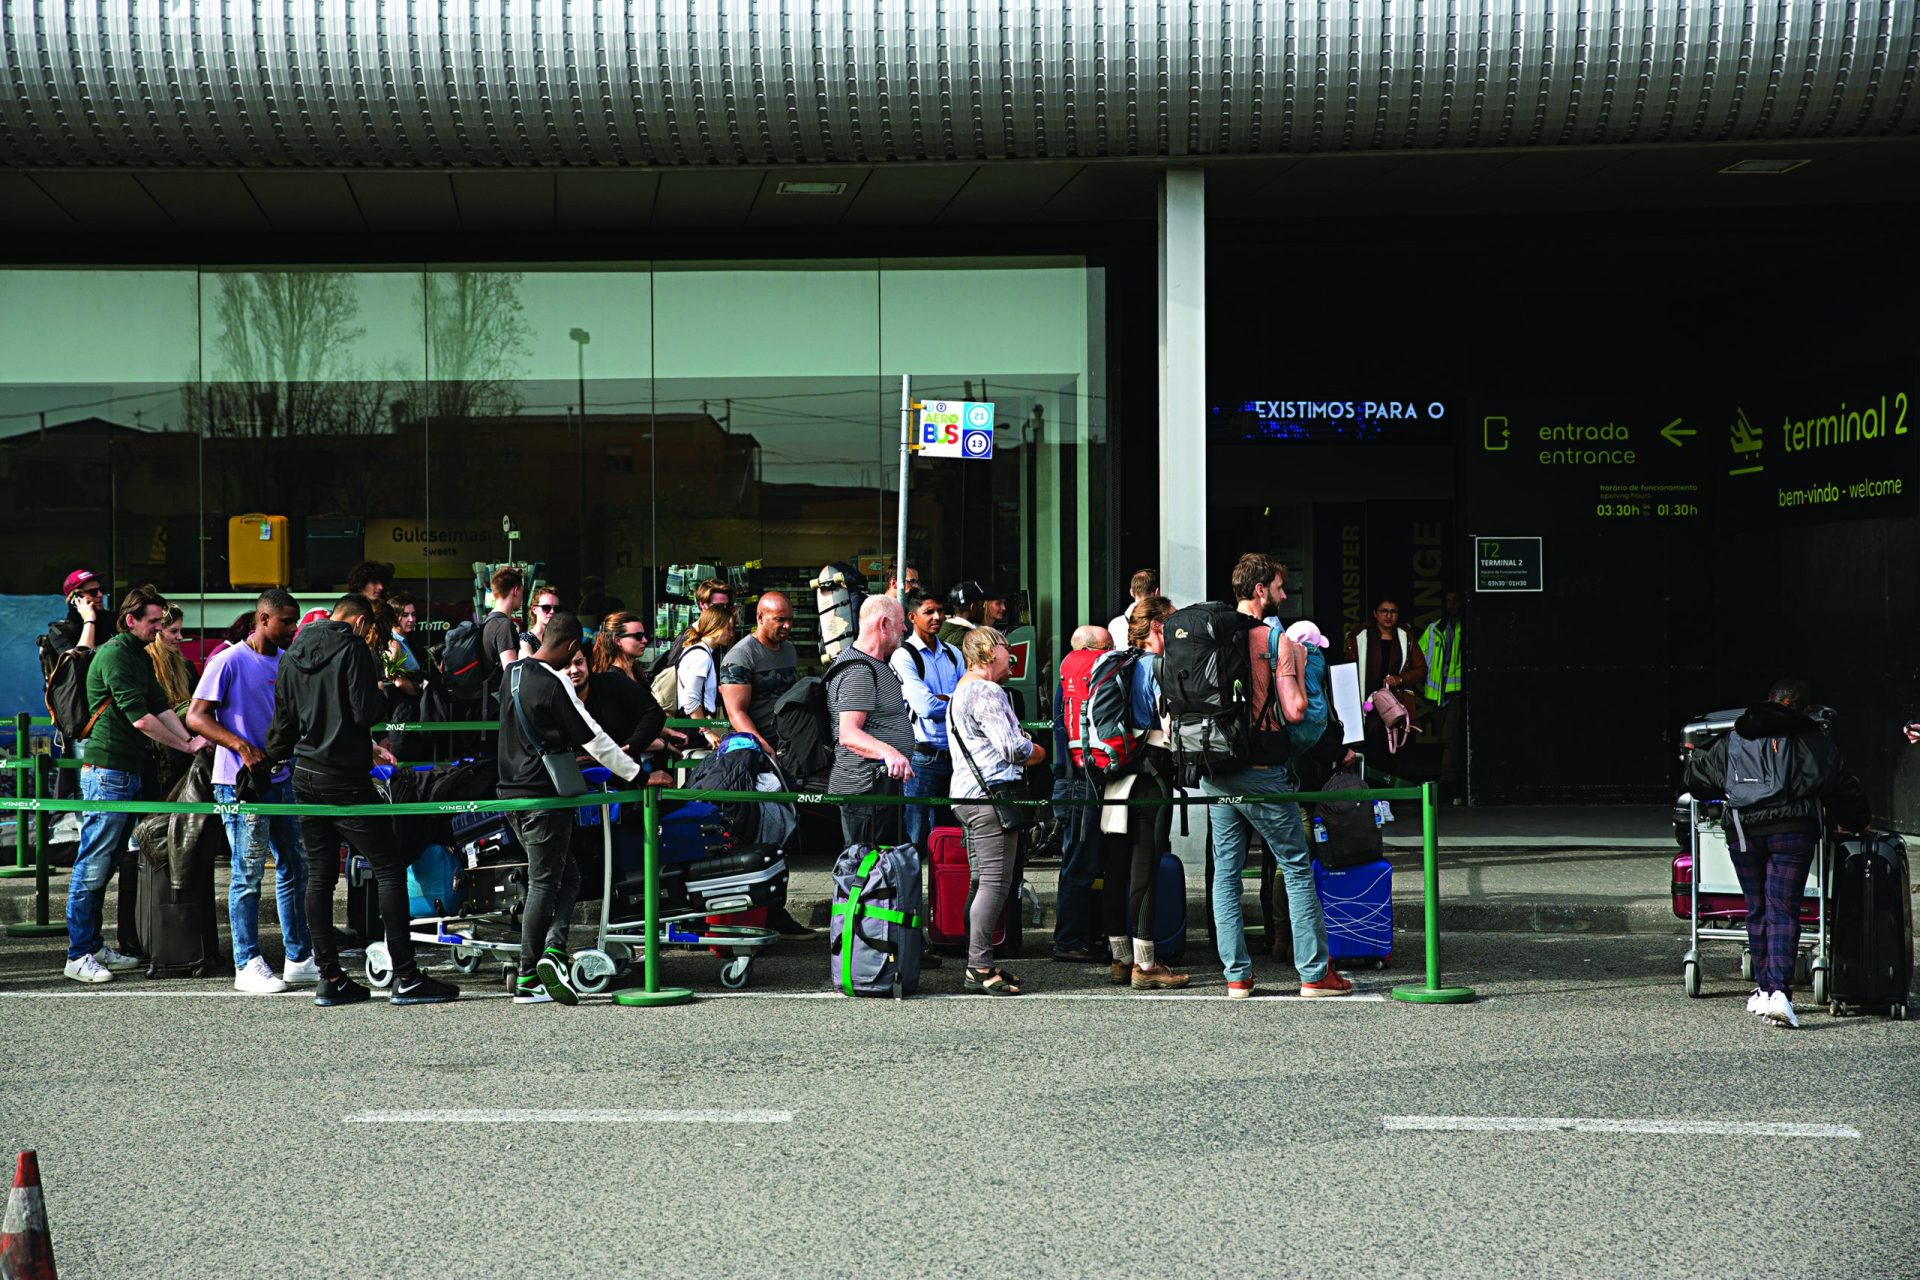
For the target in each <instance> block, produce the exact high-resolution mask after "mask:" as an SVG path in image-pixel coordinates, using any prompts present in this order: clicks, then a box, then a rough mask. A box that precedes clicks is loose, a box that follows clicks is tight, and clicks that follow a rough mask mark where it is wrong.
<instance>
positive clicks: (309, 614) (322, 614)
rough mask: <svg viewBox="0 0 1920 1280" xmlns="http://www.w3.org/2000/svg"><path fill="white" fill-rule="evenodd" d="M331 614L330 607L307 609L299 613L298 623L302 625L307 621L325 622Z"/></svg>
mask: <svg viewBox="0 0 1920 1280" xmlns="http://www.w3.org/2000/svg"><path fill="white" fill-rule="evenodd" d="M332 616H333V610H331V609H309V610H307V611H306V612H305V613H303V614H301V615H300V625H301V626H303V627H304V626H306V625H307V624H308V623H309V622H325V621H326V620H327V619H328V618H331V617H332Z"/></svg>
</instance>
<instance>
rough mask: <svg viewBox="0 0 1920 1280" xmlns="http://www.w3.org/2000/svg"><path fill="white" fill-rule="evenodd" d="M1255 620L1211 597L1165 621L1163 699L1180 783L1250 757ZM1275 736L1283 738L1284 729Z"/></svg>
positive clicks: (1230, 769)
mask: <svg viewBox="0 0 1920 1280" xmlns="http://www.w3.org/2000/svg"><path fill="white" fill-rule="evenodd" d="M1259 625H1260V623H1258V622H1257V621H1255V620H1254V619H1252V618H1250V617H1248V616H1247V615H1246V614H1244V613H1241V612H1240V611H1239V610H1237V609H1235V608H1234V607H1233V606H1232V605H1230V604H1222V603H1220V602H1219V601H1208V602H1206V603H1204V604H1195V605H1188V606H1187V607H1186V608H1184V609H1177V610H1175V611H1174V612H1173V613H1172V614H1171V615H1170V616H1169V617H1168V618H1167V620H1166V624H1165V631H1166V639H1167V647H1166V652H1165V653H1164V654H1163V655H1162V657H1161V659H1160V699H1161V702H1162V704H1163V705H1164V706H1165V707H1166V710H1167V718H1168V721H1169V724H1168V728H1169V729H1170V731H1171V737H1172V742H1171V748H1172V751H1173V758H1174V762H1175V765H1176V766H1177V768H1178V771H1179V777H1180V785H1181V786H1187V787H1190V786H1192V785H1193V784H1195V783H1196V782H1198V781H1199V780H1200V779H1201V778H1204V777H1207V776H1209V775H1211V774H1225V773H1235V772H1238V771H1239V770H1241V769H1244V768H1246V766H1247V764H1248V763H1249V761H1250V760H1251V759H1252V746H1253V731H1254V725H1253V666H1252V663H1251V662H1250V661H1249V660H1248V658H1247V633H1248V632H1249V631H1252V630H1253V629H1254V628H1255V627H1258V626H1259ZM1279 737H1280V738H1281V739H1282V741H1284V740H1285V738H1286V734H1285V733H1284V732H1282V733H1281V734H1280V735H1279Z"/></svg>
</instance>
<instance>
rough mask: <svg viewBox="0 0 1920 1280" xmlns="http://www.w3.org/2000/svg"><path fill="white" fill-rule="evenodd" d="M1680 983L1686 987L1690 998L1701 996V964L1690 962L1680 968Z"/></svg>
mask: <svg viewBox="0 0 1920 1280" xmlns="http://www.w3.org/2000/svg"><path fill="white" fill-rule="evenodd" d="M1680 981H1681V983H1682V984H1683V985H1684V986H1685V987H1686V990H1687V994H1688V995H1689V996H1697V995H1699V994H1700V962H1699V961H1698V960H1689V961H1687V962H1686V963H1685V964H1683V965H1681V966H1680Z"/></svg>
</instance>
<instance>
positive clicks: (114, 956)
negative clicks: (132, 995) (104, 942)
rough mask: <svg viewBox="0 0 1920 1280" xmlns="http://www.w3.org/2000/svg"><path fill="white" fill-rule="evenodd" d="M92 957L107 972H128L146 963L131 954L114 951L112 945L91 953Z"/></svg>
mask: <svg viewBox="0 0 1920 1280" xmlns="http://www.w3.org/2000/svg"><path fill="white" fill-rule="evenodd" d="M93 958H94V959H95V960H98V961H99V962H100V967H101V968H102V969H105V970H107V972H109V973H129V972H131V971H133V970H135V969H138V968H139V967H140V966H141V965H142V964H144V963H146V962H145V961H143V960H138V959H136V958H134V957H133V956H123V955H121V954H120V953H119V952H118V951H115V950H114V949H113V948H112V947H102V948H100V949H99V950H98V951H96V952H94V953H93Z"/></svg>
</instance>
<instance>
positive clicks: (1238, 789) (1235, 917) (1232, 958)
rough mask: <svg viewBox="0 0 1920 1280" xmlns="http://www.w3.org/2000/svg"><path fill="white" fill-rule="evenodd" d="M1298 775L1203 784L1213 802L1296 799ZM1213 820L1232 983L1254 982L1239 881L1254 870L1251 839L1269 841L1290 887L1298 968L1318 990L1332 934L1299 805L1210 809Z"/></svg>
mask: <svg viewBox="0 0 1920 1280" xmlns="http://www.w3.org/2000/svg"><path fill="white" fill-rule="evenodd" d="M1293 789H1294V781H1293V770H1291V769H1289V768H1288V767H1287V766H1285V765H1273V766H1271V767H1269V768H1252V769H1243V770H1241V771H1240V772H1239V773H1234V774H1227V775H1225V776H1223V777H1212V778H1203V779H1201V782H1200V791H1201V794H1203V795H1209V796H1239V795H1249V794H1254V793H1258V792H1263V791H1265V792H1272V791H1292V790H1293ZM1207 818H1208V821H1209V823H1210V824H1211V825H1212V828H1213V942H1214V945H1215V946H1216V947H1217V948H1219V951H1220V963H1221V964H1222V965H1224V966H1225V967H1226V973H1227V981H1228V982H1245V981H1247V980H1248V979H1249V978H1250V977H1252V976H1253V961H1252V959H1251V958H1250V957H1249V956H1248V955H1247V922H1246V918H1245V916H1244V915H1243V914H1242V913H1241V910H1240V873H1241V872H1242V871H1243V870H1245V869H1246V865H1247V832H1248V829H1249V828H1251V829H1253V830H1255V831H1258V832H1259V833H1260V834H1261V836H1262V837H1264V838H1265V839H1266V842H1267V848H1269V849H1271V850H1273V856H1274V857H1275V859H1277V860H1278V861H1279V863H1280V874H1281V876H1282V878H1283V879H1284V880H1285V881H1286V886H1287V906H1288V909H1289V910H1290V911H1291V913H1292V915H1293V963H1294V967H1295V968H1297V969H1299V970H1300V981H1302V982H1318V981H1319V980H1320V979H1321V978H1324V977H1325V976H1326V974H1327V926H1326V922H1325V921H1324V920H1322V919H1321V916H1320V894H1319V893H1318V892H1317V891H1316V890H1315V889H1314V887H1313V862H1312V860H1311V859H1310V858H1309V857H1308V856H1307V836H1306V830H1305V828H1304V827H1302V826H1301V823H1300V806H1299V805H1297V804H1287V803H1279V804H1268V803H1258V802H1253V801H1240V802H1235V803H1225V804H1211V805H1208V806H1207Z"/></svg>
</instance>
